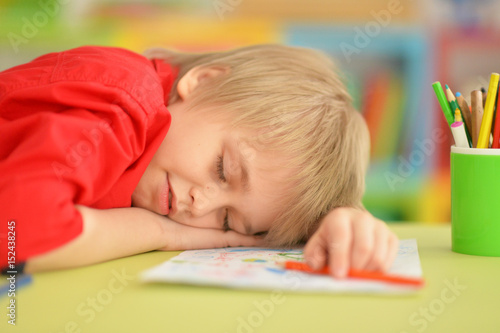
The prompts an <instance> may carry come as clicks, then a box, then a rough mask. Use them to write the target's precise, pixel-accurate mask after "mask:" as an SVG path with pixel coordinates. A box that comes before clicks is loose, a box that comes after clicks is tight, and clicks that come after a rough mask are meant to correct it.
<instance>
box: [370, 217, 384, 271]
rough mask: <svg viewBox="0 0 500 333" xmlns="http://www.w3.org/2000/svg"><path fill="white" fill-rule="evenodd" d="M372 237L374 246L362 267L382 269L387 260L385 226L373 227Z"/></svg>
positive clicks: (374, 269)
mask: <svg viewBox="0 0 500 333" xmlns="http://www.w3.org/2000/svg"><path fill="white" fill-rule="evenodd" d="M373 237H374V247H373V250H372V253H371V255H370V260H369V261H368V262H367V263H366V265H365V267H364V268H365V269H366V270H369V271H377V270H383V268H384V267H385V263H386V261H387V251H388V248H389V232H388V230H387V229H386V228H385V226H382V227H378V228H376V229H375V231H374V235H373Z"/></svg>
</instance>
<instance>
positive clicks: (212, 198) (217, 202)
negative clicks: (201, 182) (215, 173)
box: [189, 183, 225, 217]
mask: <svg viewBox="0 0 500 333" xmlns="http://www.w3.org/2000/svg"><path fill="white" fill-rule="evenodd" d="M189 195H190V196H191V200H192V201H191V214H192V215H193V216H195V217H200V216H203V215H205V214H208V213H210V212H212V211H214V210H216V209H218V208H220V207H222V206H224V202H223V201H224V197H225V195H224V193H223V190H222V189H221V188H220V186H219V185H217V184H216V183H209V184H206V185H205V186H203V187H193V188H192V189H191V191H190V192H189Z"/></svg>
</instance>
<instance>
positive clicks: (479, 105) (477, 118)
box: [470, 90, 483, 148]
mask: <svg viewBox="0 0 500 333" xmlns="http://www.w3.org/2000/svg"><path fill="white" fill-rule="evenodd" d="M470 97H471V98H470V101H471V111H472V121H471V122H472V147H473V148H477V138H478V137H479V130H480V129H481V121H482V120H483V93H482V92H481V90H473V91H472V92H471V93H470Z"/></svg>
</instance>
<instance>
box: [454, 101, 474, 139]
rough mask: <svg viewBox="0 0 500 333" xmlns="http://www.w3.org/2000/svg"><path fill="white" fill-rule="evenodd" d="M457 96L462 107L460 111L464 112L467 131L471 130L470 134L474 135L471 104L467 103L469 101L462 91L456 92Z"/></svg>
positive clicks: (463, 116)
mask: <svg viewBox="0 0 500 333" xmlns="http://www.w3.org/2000/svg"><path fill="white" fill-rule="evenodd" d="M455 97H456V98H457V103H458V106H459V107H460V111H461V112H462V118H463V119H464V123H465V127H466V128H467V131H469V134H471V135H472V115H471V112H470V108H469V105H468V104H467V101H466V100H465V98H464V96H462V94H461V93H459V92H457V93H456V94H455ZM471 138H472V137H471Z"/></svg>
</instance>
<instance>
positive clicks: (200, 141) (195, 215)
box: [132, 102, 291, 235]
mask: <svg viewBox="0 0 500 333" xmlns="http://www.w3.org/2000/svg"><path fill="white" fill-rule="evenodd" d="M169 110H170V112H171V114H172V124H171V127H170V129H169V132H168V134H167V136H166V137H165V139H164V140H163V143H162V144H161V146H160V148H159V149H158V151H157V152H156V153H155V155H154V157H153V159H152V161H151V162H150V164H149V166H148V167H147V169H146V171H145V173H144V175H143V176H142V178H141V180H140V182H139V184H138V185H137V187H136V189H135V191H134V193H133V195H132V204H133V205H134V206H137V207H142V208H145V209H148V210H151V211H153V212H156V213H158V214H161V215H167V216H168V217H169V218H170V219H172V220H174V221H176V222H178V223H182V224H186V225H190V226H194V227H199V228H215V229H231V230H234V231H237V232H239V233H242V234H248V235H255V234H261V233H264V232H266V231H268V230H269V228H270V226H271V224H272V223H273V221H274V220H275V218H276V217H277V214H278V213H279V208H280V206H281V205H280V203H282V200H280V198H282V197H283V195H284V194H286V191H287V186H286V184H287V182H286V180H287V179H288V178H289V177H290V176H291V172H290V170H288V171H287V170H286V169H283V168H280V164H281V163H283V162H284V159H283V158H280V157H278V156H276V154H273V153H272V152H262V151H258V150H255V149H253V148H251V147H250V146H249V145H247V144H245V139H246V138H251V136H250V135H249V133H246V132H245V131H243V130H238V129H234V128H233V129H231V128H229V126H228V123H229V122H228V121H227V120H223V119H215V118H214V117H210V112H200V111H199V110H190V111H186V110H185V106H184V103H182V102H178V103H175V104H173V105H171V106H169ZM281 165H282V164H281Z"/></svg>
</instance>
